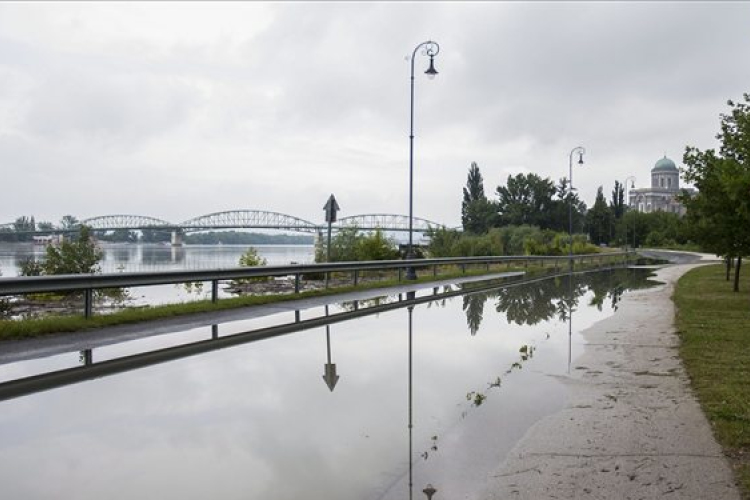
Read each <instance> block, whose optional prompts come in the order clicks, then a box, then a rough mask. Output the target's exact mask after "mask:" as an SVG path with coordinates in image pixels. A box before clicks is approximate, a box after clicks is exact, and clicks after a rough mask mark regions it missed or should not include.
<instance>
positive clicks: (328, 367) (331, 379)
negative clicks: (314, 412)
mask: <svg viewBox="0 0 750 500" xmlns="http://www.w3.org/2000/svg"><path fill="white" fill-rule="evenodd" d="M331 199H332V200H333V202H334V203H336V200H335V199H333V195H331ZM328 201H329V203H330V201H331V200H328ZM325 311H326V316H328V306H325ZM326 351H327V352H328V362H327V363H326V364H325V366H324V367H323V369H324V370H325V372H324V374H323V380H325V382H326V385H327V386H328V388H329V389H330V390H331V392H333V389H334V388H335V387H336V382H338V381H339V376H338V375H336V363H331V325H326Z"/></svg>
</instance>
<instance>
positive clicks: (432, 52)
mask: <svg viewBox="0 0 750 500" xmlns="http://www.w3.org/2000/svg"><path fill="white" fill-rule="evenodd" d="M422 47H424V55H426V56H430V67H429V68H427V71H425V74H426V75H427V76H428V77H429V78H431V79H432V78H435V75H437V73H438V72H437V71H436V70H435V65H434V61H433V59H434V57H435V56H436V55H438V52H440V45H438V44H437V43H436V42H433V41H430V40H428V41H426V42H422V43H420V44H419V45H417V46H416V48H415V49H414V52H412V54H411V121H410V126H409V250H408V251H407V253H406V258H407V259H409V260H412V259H413V258H414V246H413V229H414V58H415V57H416V56H417V51H418V50H419V49H420V48H422ZM406 279H408V280H415V279H417V274H416V272H415V271H414V266H409V267H407V268H406Z"/></svg>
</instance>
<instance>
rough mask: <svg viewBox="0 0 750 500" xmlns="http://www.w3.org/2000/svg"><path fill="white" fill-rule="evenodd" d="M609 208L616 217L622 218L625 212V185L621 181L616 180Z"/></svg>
mask: <svg viewBox="0 0 750 500" xmlns="http://www.w3.org/2000/svg"><path fill="white" fill-rule="evenodd" d="M609 208H610V210H611V211H612V215H613V216H614V218H615V219H617V220H620V219H622V216H623V215H624V214H625V186H623V185H622V184H620V181H615V188H614V189H613V190H612V199H611V200H610V202H609Z"/></svg>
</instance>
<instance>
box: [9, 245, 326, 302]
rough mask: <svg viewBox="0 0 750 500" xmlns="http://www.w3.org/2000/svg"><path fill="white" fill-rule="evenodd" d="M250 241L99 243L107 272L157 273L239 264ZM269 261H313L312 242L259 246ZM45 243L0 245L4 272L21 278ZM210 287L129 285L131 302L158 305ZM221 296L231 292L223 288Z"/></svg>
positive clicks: (41, 254) (206, 291)
mask: <svg viewBox="0 0 750 500" xmlns="http://www.w3.org/2000/svg"><path fill="white" fill-rule="evenodd" d="M249 246H250V245H185V246H182V247H172V246H169V245H159V244H128V243H100V248H101V250H102V252H103V257H102V261H101V263H100V267H101V271H102V272H103V273H117V272H154V271H168V270H196V269H222V268H232V267H238V266H239V259H240V256H241V255H242V254H243V253H245V251H246V250H247V249H248V247H249ZM253 248H255V249H256V250H257V252H258V255H259V256H260V257H262V258H264V259H266V261H267V263H268V265H285V264H290V263H292V262H296V263H298V264H310V263H312V262H313V261H314V259H315V252H314V247H313V246H311V245H254V246H253ZM44 254H45V247H44V246H43V245H34V244H32V243H0V276H5V277H10V276H18V275H19V273H20V268H21V265H22V263H23V262H24V261H25V260H26V259H29V258H34V259H37V260H39V259H43V257H44ZM209 288H210V287H204V289H202V290H195V289H190V288H186V287H185V286H183V285H157V286H148V287H134V288H130V289H128V291H129V296H130V298H131V300H130V301H129V304H130V305H159V304H168V303H177V302H187V301H191V300H198V299H205V298H207V297H209V296H210V289H209ZM219 296H220V297H229V296H231V294H229V293H227V292H225V291H224V290H222V289H220V292H219Z"/></svg>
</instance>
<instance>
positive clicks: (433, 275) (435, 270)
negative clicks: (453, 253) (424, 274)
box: [432, 264, 437, 278]
mask: <svg viewBox="0 0 750 500" xmlns="http://www.w3.org/2000/svg"><path fill="white" fill-rule="evenodd" d="M436 276H437V264H435V265H434V266H432V277H433V278H434V277H436Z"/></svg>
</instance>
